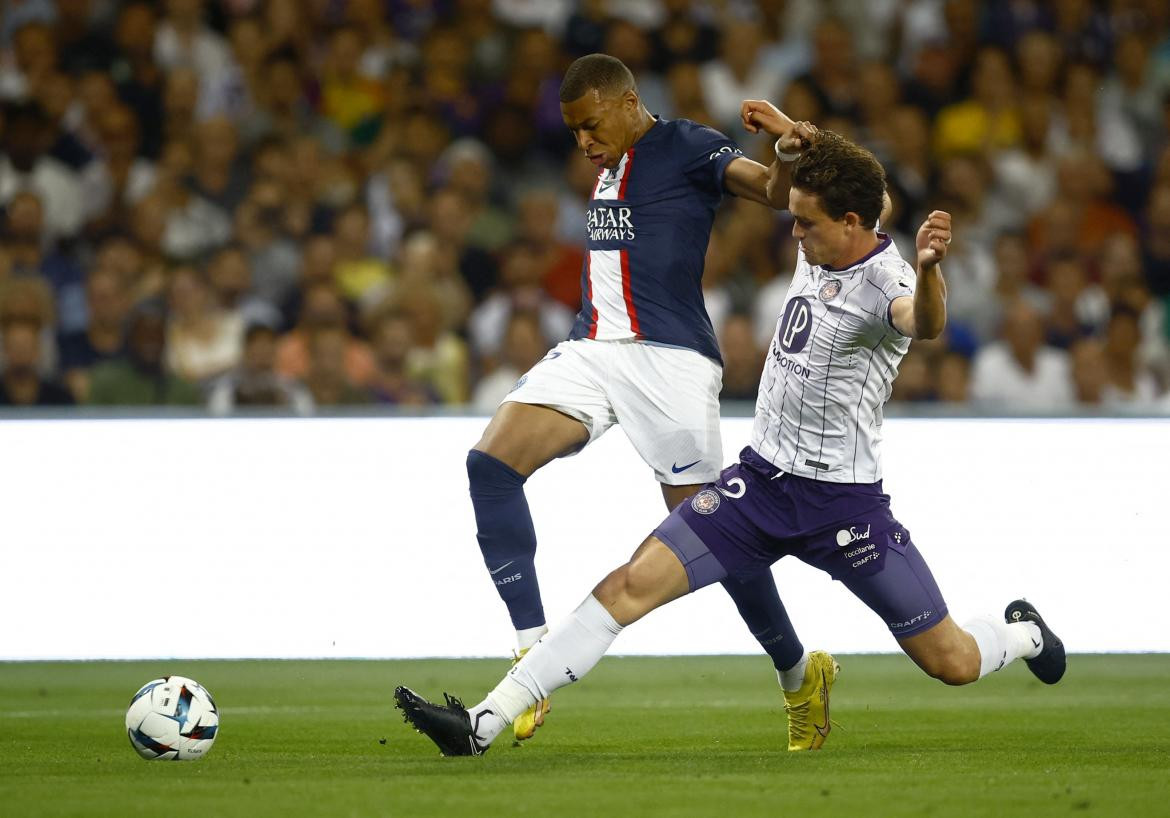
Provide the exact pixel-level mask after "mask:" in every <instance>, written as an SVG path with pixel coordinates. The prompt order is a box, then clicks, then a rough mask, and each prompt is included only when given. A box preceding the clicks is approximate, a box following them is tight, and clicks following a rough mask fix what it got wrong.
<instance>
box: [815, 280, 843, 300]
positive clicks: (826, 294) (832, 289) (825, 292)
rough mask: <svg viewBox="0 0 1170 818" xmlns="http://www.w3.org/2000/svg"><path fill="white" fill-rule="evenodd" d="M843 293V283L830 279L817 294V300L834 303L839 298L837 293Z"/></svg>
mask: <svg viewBox="0 0 1170 818" xmlns="http://www.w3.org/2000/svg"><path fill="white" fill-rule="evenodd" d="M839 292H841V282H840V281H838V280H837V279H835V278H830V279H829V280H828V281H826V282H825V283H824V284H822V285H821V289H820V292H818V293H817V298H819V299H821V301H832V300H833V299H834V298H836V297H837V293H839Z"/></svg>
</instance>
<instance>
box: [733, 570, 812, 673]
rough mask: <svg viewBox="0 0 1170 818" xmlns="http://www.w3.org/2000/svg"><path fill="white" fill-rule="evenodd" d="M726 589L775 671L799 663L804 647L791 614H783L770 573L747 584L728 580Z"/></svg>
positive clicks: (751, 578) (759, 575)
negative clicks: (789, 616) (789, 615)
mask: <svg viewBox="0 0 1170 818" xmlns="http://www.w3.org/2000/svg"><path fill="white" fill-rule="evenodd" d="M723 588H724V589H725V590H726V591H727V594H728V596H730V597H731V599H732V601H733V602H735V607H736V608H738V609H739V615H740V616H742V617H743V621H744V622H745V623H746V624H747V626H748V630H750V631H751V632H752V636H754V637H756V639H758V640H759V642H760V647H762V648H763V649H764V650H765V651H767V653H768V655H769V656H771V657H772V664H774V665H775V666H776V670H788V669H789V668H791V667H792V666H793V665H795V664H796V663H797V662H799V661H800V657H802V656H804V645H802V644H801V643H800V637H798V636H797V635H796V630H795V629H794V628H793V627H792V620H790V619H789V618H788V611H786V610H784V603H783V602H781V601H780V593H779V591H777V590H776V580H775V579H774V578H773V577H772V572H771V571H769V570H765V571H761V572H760V573H758V574H756V575H755V576H753V577H750V578H749V579H746V580H736V579H732V578H731V577H728V578H727V579H725V580H723Z"/></svg>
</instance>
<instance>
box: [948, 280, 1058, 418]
mask: <svg viewBox="0 0 1170 818" xmlns="http://www.w3.org/2000/svg"><path fill="white" fill-rule="evenodd" d="M1001 334H1002V337H1003V340H1002V341H995V342H993V343H991V344H988V345H987V346H984V347H981V348H980V349H979V352H978V354H977V355H976V356H975V362H974V367H973V373H972V377H971V397H972V398H973V399H974V400H975V401H978V402H979V403H980V404H982V405H983V407H984V408H986V409H990V410H992V411H1004V410H1010V409H1013V408H1014V409H1025V410H1029V411H1063V410H1064V409H1066V408H1067V407H1068V405H1069V404H1070V403H1071V401H1072V384H1071V377H1070V372H1069V361H1068V355H1067V353H1065V352H1063V351H1061V350H1058V349H1054V348H1052V347H1050V346H1046V345H1045V344H1044V323H1043V319H1042V317H1041V315H1040V313H1039V312H1038V311H1037V310H1036V308H1035V307H1033V306H1032V305H1031V304H1029V303H1027V302H1026V301H1023V300H1017V301H1015V302H1014V303H1013V304H1011V305H1010V306H1009V307H1008V308H1007V310H1006V312H1005V313H1004V319H1003V330H1002V333H1001Z"/></svg>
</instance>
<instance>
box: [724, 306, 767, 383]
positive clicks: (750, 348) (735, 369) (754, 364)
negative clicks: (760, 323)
mask: <svg viewBox="0 0 1170 818" xmlns="http://www.w3.org/2000/svg"><path fill="white" fill-rule="evenodd" d="M719 347H720V349H721V350H722V352H723V390H722V391H721V392H720V393H719V400H721V401H724V400H739V401H754V400H755V399H756V395H757V393H758V392H759V390H760V373H761V372H763V371H764V351H763V350H762V349H760V347H759V346H757V345H756V339H755V329H754V327H753V325H752V319H751V316H748V315H744V314H742V313H734V314H732V315H730V316H728V317H727V320H725V321H724V322H723V331H722V332H721V333H720V334H719Z"/></svg>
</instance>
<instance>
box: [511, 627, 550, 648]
mask: <svg viewBox="0 0 1170 818" xmlns="http://www.w3.org/2000/svg"><path fill="white" fill-rule="evenodd" d="M546 633H548V625H537V626H536V627H535V628H525V629H524V630H521V631H516V649H517V651H526V650H528V649H529V648H530V647H532V646H533V645H535V644H536V643H537V642H539V641H540V637H542V636H544V635H545V634H546Z"/></svg>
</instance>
